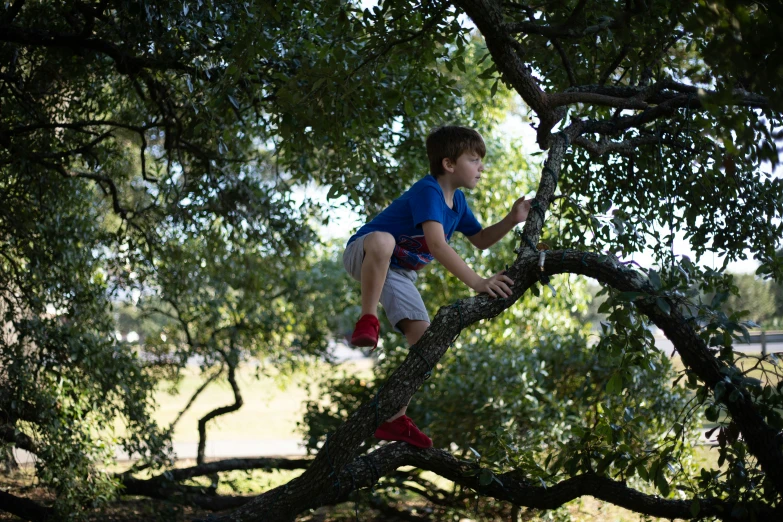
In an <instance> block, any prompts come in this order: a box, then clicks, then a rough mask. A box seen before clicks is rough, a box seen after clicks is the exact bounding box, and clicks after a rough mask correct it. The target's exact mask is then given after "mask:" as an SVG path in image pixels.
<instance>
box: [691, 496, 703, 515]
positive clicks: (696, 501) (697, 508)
mask: <svg viewBox="0 0 783 522" xmlns="http://www.w3.org/2000/svg"><path fill="white" fill-rule="evenodd" d="M699 511H701V505H700V504H699V499H698V498H694V499H693V502H691V516H692V517H693V518H696V517H698V516H699Z"/></svg>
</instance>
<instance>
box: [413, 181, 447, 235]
mask: <svg viewBox="0 0 783 522" xmlns="http://www.w3.org/2000/svg"><path fill="white" fill-rule="evenodd" d="M442 201H443V196H441V195H440V192H438V190H437V189H436V188H435V187H424V188H422V189H421V190H419V191H418V192H416V193H415V194H412V195H411V197H410V199H409V200H408V204H409V205H410V207H411V214H412V215H413V226H414V227H417V228H420V227H421V224H422V223H424V222H425V221H437V222H438V223H440V224H441V225H442V224H443V207H444V205H443V203H442Z"/></svg>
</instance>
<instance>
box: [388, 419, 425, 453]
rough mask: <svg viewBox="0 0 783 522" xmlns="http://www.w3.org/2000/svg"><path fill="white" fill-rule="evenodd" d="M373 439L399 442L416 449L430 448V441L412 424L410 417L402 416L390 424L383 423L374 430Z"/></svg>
mask: <svg viewBox="0 0 783 522" xmlns="http://www.w3.org/2000/svg"><path fill="white" fill-rule="evenodd" d="M375 438H376V439H380V440H400V441H403V442H407V443H408V444H412V445H413V446H416V447H417V448H431V447H432V439H431V438H429V437H428V436H426V435H425V434H424V433H422V432H421V430H420V429H419V428H418V427H417V426H416V425H415V424H414V423H413V421H412V420H411V418H410V417H408V416H407V415H403V416H402V417H397V418H396V419H394V420H393V421H391V422H384V423H383V424H381V425H380V426H378V429H377V430H375Z"/></svg>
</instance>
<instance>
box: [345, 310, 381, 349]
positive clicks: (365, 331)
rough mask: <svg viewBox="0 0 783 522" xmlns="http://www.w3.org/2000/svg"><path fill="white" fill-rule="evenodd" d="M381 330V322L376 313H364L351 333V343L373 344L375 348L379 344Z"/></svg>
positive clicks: (356, 344) (359, 344)
mask: <svg viewBox="0 0 783 522" xmlns="http://www.w3.org/2000/svg"><path fill="white" fill-rule="evenodd" d="M380 332H381V324H380V323H379V322H378V318H377V317H375V316H374V315H370V314H364V315H363V316H361V317H360V318H359V320H358V321H357V322H356V326H354V328H353V335H351V344H352V345H354V346H372V347H373V350H375V348H376V347H377V346H378V335H380Z"/></svg>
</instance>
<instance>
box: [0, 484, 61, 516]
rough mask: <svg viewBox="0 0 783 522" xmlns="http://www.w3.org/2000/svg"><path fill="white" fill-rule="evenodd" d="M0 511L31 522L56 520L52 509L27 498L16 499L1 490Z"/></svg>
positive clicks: (14, 496)
mask: <svg viewBox="0 0 783 522" xmlns="http://www.w3.org/2000/svg"><path fill="white" fill-rule="evenodd" d="M0 510H2V511H6V512H8V513H11V514H12V515H16V516H17V517H19V518H21V519H23V520H31V521H32V522H50V521H51V522H54V521H55V520H56V515H55V512H54V510H53V509H52V508H49V507H46V506H42V505H41V504H39V503H38V502H35V501H33V500H30V499H29V498H24V497H17V496H16V495H12V494H11V493H6V492H5V491H2V490H0Z"/></svg>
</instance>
